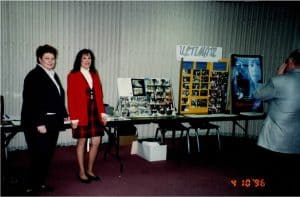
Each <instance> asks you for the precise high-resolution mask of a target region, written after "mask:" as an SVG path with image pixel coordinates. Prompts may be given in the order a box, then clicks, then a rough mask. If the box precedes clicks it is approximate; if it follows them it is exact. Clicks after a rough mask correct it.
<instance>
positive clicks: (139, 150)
mask: <svg viewBox="0 0 300 197" xmlns="http://www.w3.org/2000/svg"><path fill="white" fill-rule="evenodd" d="M131 154H137V155H139V156H140V157H142V158H144V159H146V160H147V161H162V160H166V159H167V145H160V144H159V143H158V142H147V141H143V142H139V141H134V142H132V146H131Z"/></svg>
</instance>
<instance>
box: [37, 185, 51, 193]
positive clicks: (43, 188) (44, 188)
mask: <svg viewBox="0 0 300 197" xmlns="http://www.w3.org/2000/svg"><path fill="white" fill-rule="evenodd" d="M38 189H39V191H41V192H53V191H54V188H53V187H51V186H49V185H46V184H42V185H40V186H39V188H38Z"/></svg>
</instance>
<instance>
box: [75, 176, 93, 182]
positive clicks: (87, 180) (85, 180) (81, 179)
mask: <svg viewBox="0 0 300 197" xmlns="http://www.w3.org/2000/svg"><path fill="white" fill-rule="evenodd" d="M78 179H79V181H80V182H81V183H91V180H90V179H89V178H88V179H83V178H81V177H80V176H78Z"/></svg>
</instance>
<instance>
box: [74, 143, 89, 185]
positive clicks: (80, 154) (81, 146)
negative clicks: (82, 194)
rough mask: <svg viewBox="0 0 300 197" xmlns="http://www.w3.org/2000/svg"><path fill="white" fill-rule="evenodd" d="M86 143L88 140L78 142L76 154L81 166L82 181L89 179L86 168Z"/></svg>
mask: <svg viewBox="0 0 300 197" xmlns="http://www.w3.org/2000/svg"><path fill="white" fill-rule="evenodd" d="M85 143H86V138H79V139H78V140H77V147H76V153H77V161H78V165H79V177H80V178H81V179H86V180H87V179H88V177H87V176H86V174H85V168H84V151H85Z"/></svg>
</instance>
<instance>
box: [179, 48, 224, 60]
mask: <svg viewBox="0 0 300 197" xmlns="http://www.w3.org/2000/svg"><path fill="white" fill-rule="evenodd" d="M182 58H183V60H184V61H206V62H217V61H218V60H220V59H222V47H210V46H192V45H176V60H177V61H181V59H182Z"/></svg>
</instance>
